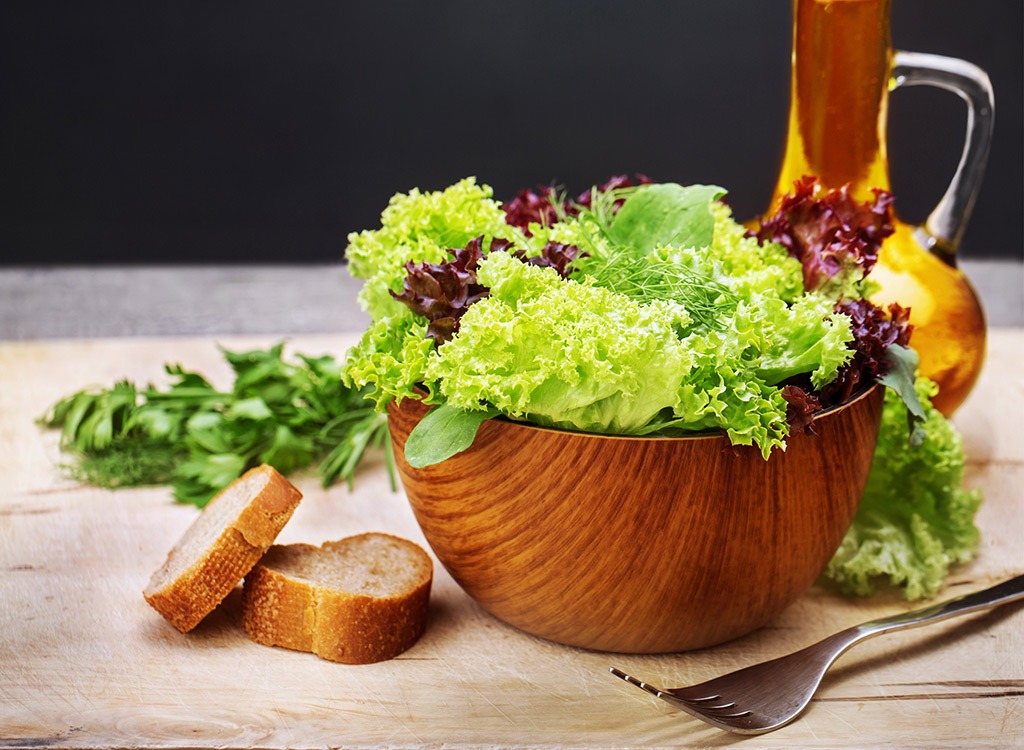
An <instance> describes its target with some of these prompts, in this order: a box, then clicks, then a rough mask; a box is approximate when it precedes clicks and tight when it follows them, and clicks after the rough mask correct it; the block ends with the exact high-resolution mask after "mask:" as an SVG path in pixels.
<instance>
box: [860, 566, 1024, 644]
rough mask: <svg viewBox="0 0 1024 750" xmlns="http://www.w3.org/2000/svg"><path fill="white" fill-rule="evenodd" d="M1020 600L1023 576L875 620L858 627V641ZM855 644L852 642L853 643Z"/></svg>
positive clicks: (1023, 585) (1023, 596) (1023, 587)
mask: <svg viewBox="0 0 1024 750" xmlns="http://www.w3.org/2000/svg"><path fill="white" fill-rule="evenodd" d="M1018 599H1024V575H1019V576H1014V577H1013V578H1010V579H1008V580H1006V581H1003V582H1002V583H997V584H996V585H995V586H991V587H990V588H987V589H984V590H982V591H975V592H974V593H972V594H964V595H963V596H958V597H956V598H955V599H949V600H947V601H944V602H939V603H938V604H933V605H931V606H929V607H923V608H922V609H916V610H914V611H912V612H904V613H903V614H899V615H893V616H892V617H883V618H882V619H879V620H872V621H870V622H865V623H863V624H861V625H858V626H856V628H854V629H853V630H854V631H856V638H855V640H856V641H861V640H863V639H865V638H870V637H871V636H874V635H881V634H882V633H888V632H890V631H892V630H903V629H904V628H914V627H917V626H919V625H929V624H931V623H933V622H938V621H939V620H945V619H947V618H949V617H956V616H957V615H965V614H967V613H968V612H975V611H977V610H981V609H986V608H988V607H997V606H999V605H1001V604H1007V603H1009V602H1012V601H1016V600H1018ZM850 645H852V643H851V644H850Z"/></svg>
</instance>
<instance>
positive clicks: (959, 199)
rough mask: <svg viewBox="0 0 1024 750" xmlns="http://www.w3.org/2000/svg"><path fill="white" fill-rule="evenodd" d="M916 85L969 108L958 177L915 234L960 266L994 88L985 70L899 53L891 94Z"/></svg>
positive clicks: (984, 155)
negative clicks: (948, 95)
mask: <svg viewBox="0 0 1024 750" xmlns="http://www.w3.org/2000/svg"><path fill="white" fill-rule="evenodd" d="M918 85H924V86H936V87H938V88H941V89H945V90H947V91H952V92H953V93H954V94H957V95H958V96H959V97H960V98H961V99H963V100H964V102H966V104H967V131H966V135H965V140H964V150H963V153H962V154H961V156H960V163H959V164H958V165H957V168H956V173H955V174H954V175H953V179H952V180H951V181H950V183H949V187H948V188H946V192H945V194H944V195H943V196H942V198H941V199H940V200H939V202H938V205H936V206H935V208H934V209H933V210H932V212H931V213H930V214H929V215H928V218H927V219H926V220H925V223H924V225H923V226H921V227H918V228H917V229H916V230H915V237H916V239H917V241H918V242H919V243H921V244H922V245H923V246H924V247H925V248H927V249H928V250H930V251H931V252H932V253H934V254H935V255H937V256H938V257H939V258H940V259H942V260H943V261H945V262H946V263H948V264H949V265H951V266H956V251H957V248H958V247H959V246H960V240H961V239H962V238H963V233H964V229H965V228H966V227H967V220H968V219H969V218H970V215H971V210H972V209H973V208H974V201H975V199H976V198H977V197H978V190H979V189H980V188H981V178H982V176H983V175H984V173H985V165H986V164H987V163H988V154H989V149H990V147H991V145H992V125H993V118H994V115H995V101H994V95H993V92H992V83H991V81H989V78H988V74H986V73H985V71H984V70H982V69H981V68H979V67H978V66H977V65H975V64H973V63H969V62H967V61H966V60H960V59H958V58H955V57H945V56H943V55H930V54H926V53H923V52H904V51H897V52H895V53H894V55H893V65H892V74H891V76H890V78H889V90H890V91H892V90H894V89H897V88H899V87H900V86H918Z"/></svg>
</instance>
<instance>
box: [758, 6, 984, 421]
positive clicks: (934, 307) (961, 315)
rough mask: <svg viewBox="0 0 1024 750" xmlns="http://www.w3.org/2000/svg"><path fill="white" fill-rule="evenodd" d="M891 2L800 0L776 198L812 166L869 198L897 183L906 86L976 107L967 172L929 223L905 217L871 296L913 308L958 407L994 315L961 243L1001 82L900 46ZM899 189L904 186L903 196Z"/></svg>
mask: <svg viewBox="0 0 1024 750" xmlns="http://www.w3.org/2000/svg"><path fill="white" fill-rule="evenodd" d="M889 10H890V0H794V2H793V66H792V81H791V87H792V88H791V100H790V113H789V125H788V134H787V140H786V150H785V156H784V157H783V163H782V168H781V170H780V173H779V179H778V182H777V184H776V188H775V194H774V196H773V198H772V205H773V206H774V205H776V203H777V201H778V199H779V198H780V197H781V196H782V195H783V194H785V193H787V192H789V191H791V190H792V186H793V183H794V181H795V180H797V179H798V178H800V177H801V176H803V175H810V174H813V175H817V176H818V178H819V180H820V181H821V182H822V183H823V184H824V185H825V186H826V187H830V188H836V187H841V186H842V185H845V184H849V185H850V186H851V191H852V192H853V194H854V195H855V196H857V197H858V199H859V200H862V201H863V200H869V199H871V198H872V194H871V188H874V187H877V188H882V189H884V190H891V187H890V180H889V169H888V159H887V153H886V124H887V109H888V97H889V93H890V91H891V90H893V89H895V88H897V87H899V86H908V85H918V84H922V85H932V86H938V87H940V88H944V89H947V90H950V91H953V92H955V93H957V94H958V95H959V96H960V97H961V98H963V99H964V100H965V101H966V102H967V105H968V122H967V139H966V144H965V146H964V152H963V155H962V157H961V160H960V164H959V166H958V168H957V172H956V174H955V176H954V177H953V180H952V182H951V183H950V186H949V188H948V189H947V191H946V193H945V195H944V196H943V197H942V199H941V200H940V202H939V204H938V206H936V208H935V210H934V211H933V212H932V213H931V215H930V216H929V217H928V220H927V221H926V222H925V224H924V225H923V226H920V227H912V226H909V225H907V224H906V223H904V222H902V221H900V220H899V219H898V217H897V220H896V222H895V229H896V231H895V233H894V234H893V236H892V237H890V238H889V239H888V240H886V242H885V244H884V245H883V247H882V250H881V252H880V253H879V261H878V264H877V265H876V266H875V270H874V271H873V272H872V275H871V278H872V279H873V280H874V281H875V282H876V283H877V284H879V285H880V290H879V291H878V292H877V293H876V294H874V295H873V297H872V299H873V300H874V301H875V302H876V303H878V304H882V305H886V304H888V303H890V302H899V303H900V304H901V305H903V306H905V307H910V308H911V314H910V320H911V323H912V324H913V325H914V332H913V334H912V336H911V344H912V346H913V347H914V348H915V349H916V350H917V352H918V354H919V355H920V357H921V364H920V372H921V373H922V374H923V375H925V376H927V377H929V378H931V379H932V380H935V381H936V382H937V383H938V384H939V388H940V391H939V394H938V395H937V396H936V397H935V398H934V399H933V401H934V403H935V405H936V407H937V408H938V409H939V410H940V411H942V412H943V413H944V414H946V415H947V416H948V415H949V414H952V412H953V411H955V410H956V408H957V407H958V406H959V405H960V404H961V403H962V402H963V400H964V398H966V396H967V394H968V393H969V392H970V390H971V388H972V387H973V385H974V383H975V381H976V380H977V377H978V374H979V372H980V371H981V367H982V363H983V361H984V355H985V318H984V314H983V312H982V309H981V305H980V303H979V301H978V298H977V296H976V295H975V293H974V290H973V288H972V287H971V285H970V282H969V281H968V280H967V278H966V277H965V276H964V274H963V273H962V272H961V271H960V270H958V269H957V267H956V251H957V246H958V244H959V242H960V239H961V236H962V234H963V229H964V226H965V225H966V222H967V219H968V217H969V214H970V211H971V209H972V207H973V204H974V198H975V196H976V194H977V190H978V187H979V185H980V182H981V177H982V173H983V172H984V167H985V163H986V161H987V159H988V151H989V144H990V142H991V132H992V116H993V103H992V88H991V84H990V83H989V80H988V77H987V76H986V75H985V73H984V71H982V70H981V69H980V68H978V67H977V66H974V65H972V64H971V63H967V62H965V61H963V60H957V59H954V58H948V57H942V56H939V55H926V54H920V53H910V52H902V51H893V49H892V45H891V41H890V34H889ZM898 199H899V196H898V195H897V205H898Z"/></svg>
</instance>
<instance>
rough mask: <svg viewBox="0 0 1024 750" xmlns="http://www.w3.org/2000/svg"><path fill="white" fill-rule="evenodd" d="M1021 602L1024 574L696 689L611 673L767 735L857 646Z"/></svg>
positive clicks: (742, 729)
mask: <svg viewBox="0 0 1024 750" xmlns="http://www.w3.org/2000/svg"><path fill="white" fill-rule="evenodd" d="M1017 599H1024V575H1018V576H1016V577H1014V578H1011V579H1009V580H1006V581H1003V582H1002V583H999V584H997V585H995V586H992V587H991V588H987V589H985V590H984V591H977V592H975V593H973V594H966V595H964V596H960V597H957V598H955V599H950V600H948V601H945V602H940V603H938V604H933V605H931V606H929V607H924V608H923V609H918V610H915V611H913V612H906V613H904V614H900V615H895V616H893V617H886V618H884V619H880V620H872V621H871V622H865V623H863V624H861V625H855V626H854V627H852V628H848V629H846V630H843V631H840V632H839V633H836V634H835V635H832V636H829V637H828V638H825V639H824V640H822V641H819V642H818V643H815V644H814V645H813V646H808V647H807V648H804V649H801V650H800V651H794V652H793V653H791V654H789V655H787V656H783V657H780V658H778V659H772V660H771V661H766V662H763V663H761V664H755V665H754V666H751V667H747V668H745V669H740V670H738V671H736V672H732V673H730V674H726V675H723V676H721V677H716V678H715V679H713V680H709V681H708V682H703V683H701V684H699V685H693V686H690V687H679V688H672V689H670V690H662V689H661V688H657V687H655V686H654V685H651V684H650V683H648V682H644V681H642V680H638V679H637V678H636V677H632V676H630V675H628V674H626V673H625V672H623V671H621V670H619V669H616V668H615V667H612V668H611V672H612V674H614V675H615V676H616V677H621V678H622V679H623V680H625V681H626V682H628V683H630V684H632V685H636V686H637V687H639V688H642V689H643V690H646V691H647V692H648V693H651V694H652V695H656V696H657V697H659V698H661V699H662V700H664V701H667V702H668V703H671V704H672V705H673V706H675V707H676V708H679V709H681V710H683V711H685V712H686V713H688V714H690V715H691V716H695V717H696V718H698V719H701V720H703V721H706V722H707V723H709V724H712V725H714V726H716V727H719V728H721V729H725V730H728V731H730V732H738V733H740V734H764V733H765V732H771V731H773V730H775V729H778V728H779V727H782V726H785V725H786V724H788V723H789V722H791V721H793V720H794V719H795V718H797V716H799V715H800V713H801V712H802V711H803V710H804V709H805V708H806V707H807V704H808V703H810V700H811V696H813V695H814V692H815V691H816V690H817V689H818V685H820V684H821V679H822V677H824V676H825V672H826V670H828V668H829V667H830V666H832V663H833V662H834V661H835V660H836V658H838V657H839V655H840V654H842V653H843V652H844V651H846V649H848V648H850V647H851V646H853V645H854V644H856V643H860V642H861V641H863V640H866V639H868V638H872V637H874V636H876V635H881V634H882V633H888V632H891V631H893V630H902V629H904V628H913V627H917V626H919V625H928V624H931V623H933V622H938V621H939V620H945V619H946V618H949V617H955V616H957V615H963V614H967V613H968V612H974V611H976V610H980V609H985V608H988V607H997V606H999V605H1002V604H1007V603H1008V602H1012V601H1015V600H1017Z"/></svg>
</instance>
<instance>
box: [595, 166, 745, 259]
mask: <svg viewBox="0 0 1024 750" xmlns="http://www.w3.org/2000/svg"><path fill="white" fill-rule="evenodd" d="M724 194H725V190H724V189H723V188H720V187H718V186H716V185H688V186H686V187H683V186H682V185H677V184H675V183H671V182H669V183H663V184H657V185H644V186H643V187H641V188H640V189H638V190H637V191H636V192H635V193H634V194H633V195H632V196H630V198H629V199H628V200H627V201H626V202H625V203H624V204H623V205H622V208H621V209H619V213H618V214H617V215H616V217H615V221H614V222H612V225H611V227H610V229H609V236H610V239H611V240H612V241H613V242H615V243H617V244H619V245H626V246H630V247H634V248H636V249H637V250H639V251H640V252H642V253H649V252H651V251H652V250H653V249H654V248H655V247H658V246H659V245H671V246H672V247H685V248H688V247H707V246H708V245H710V244H711V240H712V238H713V237H714V230H715V217H714V216H713V215H712V213H711V209H710V205H711V202H712V201H714V200H717V199H718V198H720V197H721V196H723V195H724Z"/></svg>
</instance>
